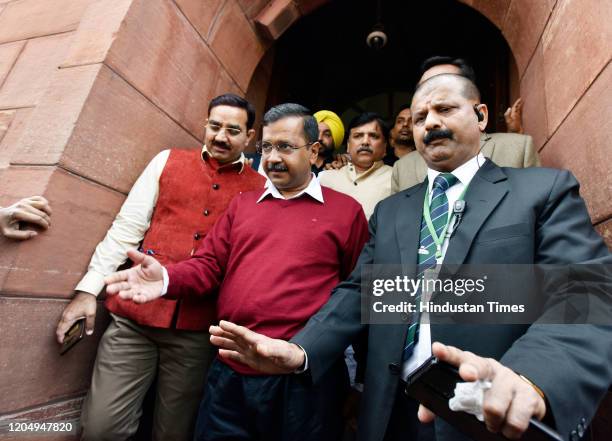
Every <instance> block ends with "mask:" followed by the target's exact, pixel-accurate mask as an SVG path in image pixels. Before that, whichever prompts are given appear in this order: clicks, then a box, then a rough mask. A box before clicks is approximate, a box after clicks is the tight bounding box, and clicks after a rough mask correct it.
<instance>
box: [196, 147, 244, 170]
mask: <svg viewBox="0 0 612 441" xmlns="http://www.w3.org/2000/svg"><path fill="white" fill-rule="evenodd" d="M210 158H212V155H211V154H210V152H209V151H208V147H206V144H204V145H203V146H202V160H204V161H207V160H209V159H210ZM213 159H214V158H213ZM245 164H246V157H245V156H244V153H240V157H239V158H238V159H236V160H235V161H234V162H231V163H230V164H223V165H221V164H219V168H220V169H221V168H226V167H233V166H235V165H240V170H239V171H238V173H242V172H243V171H244V165H245Z"/></svg>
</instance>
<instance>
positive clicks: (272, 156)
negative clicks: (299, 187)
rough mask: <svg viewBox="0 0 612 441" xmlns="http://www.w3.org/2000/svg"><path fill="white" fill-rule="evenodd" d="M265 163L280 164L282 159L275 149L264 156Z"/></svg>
mask: <svg viewBox="0 0 612 441" xmlns="http://www.w3.org/2000/svg"><path fill="white" fill-rule="evenodd" d="M266 161H267V162H272V163H275V164H276V163H279V162H282V158H281V155H280V153H278V150H276V148H273V149H272V151H271V152H270V153H267V154H266Z"/></svg>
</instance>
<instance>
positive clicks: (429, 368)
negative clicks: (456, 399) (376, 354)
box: [406, 357, 563, 441]
mask: <svg viewBox="0 0 612 441" xmlns="http://www.w3.org/2000/svg"><path fill="white" fill-rule="evenodd" d="M464 381H465V380H463V379H462V378H461V377H460V376H459V371H458V370H457V368H455V367H454V366H451V365H450V364H448V363H444V362H441V361H439V360H438V359H437V358H436V357H431V358H429V360H427V361H426V362H425V363H424V364H423V365H422V366H420V367H419V369H417V370H416V371H415V372H414V373H413V374H412V375H410V377H409V378H408V381H407V384H406V394H407V395H408V396H410V397H412V398H414V399H415V400H417V401H418V402H419V403H421V404H422V405H424V406H425V407H427V408H428V409H429V410H431V411H432V412H433V413H435V414H436V415H438V416H439V417H441V418H443V419H444V420H446V422H448V423H449V424H450V425H452V426H453V427H455V428H456V429H457V430H459V431H460V432H463V433H464V434H465V435H467V436H469V437H471V438H473V439H475V440H479V441H507V438H506V437H505V436H503V435H502V434H501V433H493V432H489V430H488V429H487V426H486V425H485V423H484V422H483V421H479V420H478V419H477V418H476V417H475V416H474V415H472V414H469V413H467V412H456V411H453V410H451V409H450V408H449V407H448V400H449V399H451V398H452V397H453V396H454V395H455V386H456V384H457V383H458V382H464ZM521 440H523V441H563V438H561V436H560V435H559V434H558V433H557V432H555V431H554V430H552V429H551V428H550V427H548V426H547V425H546V424H544V423H542V422H541V421H538V420H536V419H534V418H532V419H531V420H530V421H529V427H528V428H527V430H526V431H525V433H523V436H522V437H521Z"/></svg>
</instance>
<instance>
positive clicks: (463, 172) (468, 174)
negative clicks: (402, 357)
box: [402, 153, 486, 380]
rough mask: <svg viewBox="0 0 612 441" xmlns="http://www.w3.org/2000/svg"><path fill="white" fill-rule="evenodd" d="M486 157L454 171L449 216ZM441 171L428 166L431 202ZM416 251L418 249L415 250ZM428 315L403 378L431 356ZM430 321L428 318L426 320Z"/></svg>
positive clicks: (441, 260) (440, 260) (450, 189)
mask: <svg viewBox="0 0 612 441" xmlns="http://www.w3.org/2000/svg"><path fill="white" fill-rule="evenodd" d="M485 160H486V159H485V157H484V156H483V155H482V153H479V154H478V155H477V156H474V157H473V158H472V159H470V160H469V161H467V162H465V163H464V164H463V165H461V166H459V167H457V168H456V169H455V170H453V171H452V174H453V175H455V177H456V178H457V179H458V181H457V183H456V184H455V185H453V186H452V187H450V188H449V189H448V190H446V197H447V198H448V217H449V218H450V216H451V213H452V211H453V205H454V204H455V201H457V199H459V197H460V196H461V193H463V190H465V188H466V187H467V186H468V185H469V184H470V182H471V180H472V178H473V177H474V175H475V174H476V172H477V171H478V169H480V167H482V165H483V164H484V162H485ZM440 173H441V172H439V171H436V170H432V169H430V168H427V188H428V190H429V191H428V193H429V201H430V202H431V196H432V187H433V182H434V180H435V179H436V177H437V176H438V175H439V174H440ZM448 243H449V239H448V237H445V238H444V242H443V243H442V256H441V257H439V258H438V259H436V263H437V264H438V265H440V264H441V263H442V262H443V261H444V257H445V256H446V250H447V249H448ZM415 252H416V250H415ZM424 316H425V317H427V316H426V315H425V314H423V315H421V324H420V326H419V341H418V342H417V343H416V345H415V347H414V352H413V353H412V356H411V357H410V358H409V359H408V360H406V361H405V362H404V364H403V366H402V379H403V380H406V379H407V378H408V376H409V375H410V374H411V373H412V372H414V370H415V369H417V368H418V367H419V366H421V365H422V364H423V363H424V362H425V361H426V360H427V359H429V357H431V327H430V325H429V323H422V322H423V318H424ZM426 321H428V320H426Z"/></svg>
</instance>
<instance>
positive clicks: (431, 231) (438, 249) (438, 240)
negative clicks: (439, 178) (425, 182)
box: [423, 185, 468, 259]
mask: <svg viewBox="0 0 612 441" xmlns="http://www.w3.org/2000/svg"><path fill="white" fill-rule="evenodd" d="M467 189H468V186H467V185H466V186H465V188H464V189H463V191H462V192H461V194H460V195H459V198H458V199H457V200H458V201H462V200H463V197H464V196H465V192H466V191H467ZM423 217H424V218H425V223H427V229H428V230H429V234H431V238H432V239H433V241H434V243H435V244H436V259H439V258H440V257H442V244H443V243H444V237H445V236H446V230H448V226H449V225H450V223H451V217H450V216H448V213H447V217H448V219H447V221H446V225H445V226H444V229H443V230H442V232H441V233H440V237H438V235H437V234H436V229H435V228H434V225H433V222H432V221H431V213H430V212H429V186H427V192H426V193H425V199H424V200H423Z"/></svg>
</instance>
